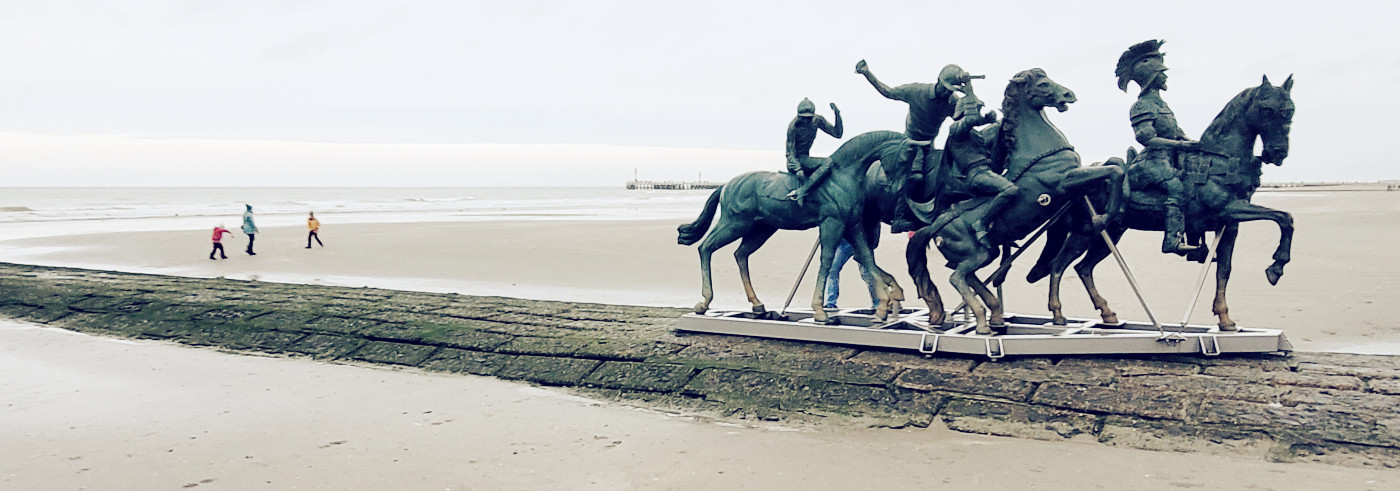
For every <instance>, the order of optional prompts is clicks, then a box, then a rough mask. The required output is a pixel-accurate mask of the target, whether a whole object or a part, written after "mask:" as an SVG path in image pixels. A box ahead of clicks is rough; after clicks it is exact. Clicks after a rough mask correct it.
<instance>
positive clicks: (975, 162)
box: [945, 84, 1020, 246]
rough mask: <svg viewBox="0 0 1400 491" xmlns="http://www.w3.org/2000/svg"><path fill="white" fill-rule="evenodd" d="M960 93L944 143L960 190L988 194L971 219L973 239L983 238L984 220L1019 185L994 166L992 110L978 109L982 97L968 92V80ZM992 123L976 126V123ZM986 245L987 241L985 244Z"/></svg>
mask: <svg viewBox="0 0 1400 491" xmlns="http://www.w3.org/2000/svg"><path fill="white" fill-rule="evenodd" d="M962 91H963V94H964V95H963V97H962V99H960V100H958V105H957V109H956V111H954V113H953V121H954V122H953V125H952V126H950V127H949V128H948V141H947V142H946V144H945V147H946V152H945V154H946V155H947V157H948V159H949V162H948V165H951V166H952V169H951V170H952V171H953V172H954V173H955V174H954V175H953V179H956V180H958V181H959V182H960V183H961V186H960V187H961V188H962V189H961V191H964V192H967V193H968V194H971V195H973V196H991V197H992V199H991V201H989V202H988V205H987V213H986V214H985V215H983V217H982V219H981V220H974V221H973V222H972V229H973V231H974V233H975V234H976V237H977V240H978V241H982V242H984V243H985V242H986V240H987V238H986V237H987V224H989V223H993V222H994V221H995V220H996V219H997V218H998V217H1000V216H1001V214H1002V212H1004V211H1006V207H1007V206H1009V205H1011V202H1012V200H1014V199H1015V198H1016V193H1017V192H1019V191H1020V188H1018V187H1016V185H1015V184H1013V183H1012V182H1011V181H1009V180H1007V179H1006V178H1005V177H1003V176H1002V175H1001V172H1002V171H1003V169H999V168H998V169H994V168H993V166H995V165H996V164H995V162H993V160H992V151H991V150H992V148H991V147H992V142H993V141H995V140H996V134H997V130H998V128H999V126H1000V125H995V124H992V123H996V121H997V113H996V111H987V112H986V113H985V114H984V113H982V106H983V104H982V100H981V99H978V98H977V95H976V94H973V92H972V84H967V85H964V86H963V89H962ZM987 124H992V125H991V126H989V127H987V128H984V129H982V130H978V129H977V127H978V126H982V125H987ZM988 245H989V246H990V244H988Z"/></svg>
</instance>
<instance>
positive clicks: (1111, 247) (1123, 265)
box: [1084, 196, 1167, 337]
mask: <svg viewBox="0 0 1400 491" xmlns="http://www.w3.org/2000/svg"><path fill="white" fill-rule="evenodd" d="M1084 206H1087V207H1089V216H1091V217H1092V216H1094V215H1098V214H1099V212H1097V211H1094V203H1093V202H1092V201H1089V197H1088V196H1085V197H1084ZM1099 237H1102V238H1103V243H1104V244H1107V245H1108V251H1109V252H1112V253H1113V259H1115V260H1117V261H1118V267H1119V268H1120V269H1122V270H1123V276H1124V277H1126V278H1128V286H1131V287H1133V294H1134V295H1137V299H1138V302H1139V303H1141V304H1142V310H1143V311H1145V312H1147V319H1148V320H1150V321H1152V327H1155V328H1157V332H1158V333H1160V334H1161V335H1162V336H1163V337H1165V336H1166V335H1167V332H1166V330H1164V329H1162V323H1161V322H1157V316H1154V315H1152V308H1151V307H1148V306H1147V299H1146V298H1143V297H1142V289H1141V288H1138V283H1137V279H1136V278H1133V271H1132V270H1131V269H1128V262H1127V261H1125V260H1123V254H1122V253H1120V252H1118V246H1117V245H1115V244H1114V243H1113V239H1112V238H1110V237H1109V236H1108V231H1105V230H1100V231H1099Z"/></svg>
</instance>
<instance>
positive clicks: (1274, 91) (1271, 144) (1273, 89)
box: [1245, 75, 1293, 165]
mask: <svg viewBox="0 0 1400 491" xmlns="http://www.w3.org/2000/svg"><path fill="white" fill-rule="evenodd" d="M1292 90H1293V76H1292V75H1289V76H1288V80H1284V81H1283V85H1279V86H1275V85H1272V84H1270V83H1269V77H1268V76H1265V77H1264V82H1263V83H1262V84H1260V85H1259V86H1258V87H1255V88H1254V95H1253V97H1252V98H1251V100H1252V103H1251V104H1250V105H1249V109H1248V110H1247V111H1245V124H1247V125H1248V126H1249V130H1250V132H1251V133H1255V134H1258V135H1259V138H1260V139H1261V140H1263V143H1264V151H1263V153H1262V154H1261V155H1260V156H1259V159H1260V160H1263V161H1264V162H1267V163H1270V164H1274V165H1283V159H1285V158H1287V157H1288V130H1289V127H1290V126H1291V125H1292V124H1293V97H1292V95H1291V92H1292Z"/></svg>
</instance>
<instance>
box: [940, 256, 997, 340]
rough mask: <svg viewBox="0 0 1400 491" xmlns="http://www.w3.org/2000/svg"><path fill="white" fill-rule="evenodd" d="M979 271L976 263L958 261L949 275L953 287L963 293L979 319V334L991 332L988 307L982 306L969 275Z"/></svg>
mask: <svg viewBox="0 0 1400 491" xmlns="http://www.w3.org/2000/svg"><path fill="white" fill-rule="evenodd" d="M974 271H977V268H976V263H972V262H970V261H964V262H961V263H958V267H957V268H954V269H953V275H952V276H949V277H948V281H949V282H951V283H952V284H953V288H954V289H956V290H957V291H958V294H959V295H962V298H963V302H965V303H967V308H969V309H972V317H973V318H974V319H976V321H977V334H991V333H992V329H991V327H988V326H987V309H986V308H985V307H983V306H982V300H981V299H979V298H978V297H977V293H976V292H975V291H974V290H973V289H972V285H971V284H970V282H969V281H968V277H969V276H971V275H972V273H973V272H974Z"/></svg>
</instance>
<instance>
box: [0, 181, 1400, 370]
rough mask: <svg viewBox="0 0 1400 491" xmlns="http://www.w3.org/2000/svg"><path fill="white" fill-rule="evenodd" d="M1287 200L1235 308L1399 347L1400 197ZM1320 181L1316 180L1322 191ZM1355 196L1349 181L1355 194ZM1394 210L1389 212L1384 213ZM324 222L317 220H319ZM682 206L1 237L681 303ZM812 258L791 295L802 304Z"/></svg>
mask: <svg viewBox="0 0 1400 491" xmlns="http://www.w3.org/2000/svg"><path fill="white" fill-rule="evenodd" d="M1276 194H1278V195H1287V196H1276V197H1275V198H1276V199H1284V200H1286V201H1287V203H1286V204H1287V205H1288V206H1286V207H1285V208H1297V209H1299V210H1300V211H1297V212H1295V213H1294V215H1295V221H1296V224H1297V225H1296V226H1297V229H1298V231H1299V232H1298V234H1297V235H1296V236H1295V240H1294V251H1293V257H1294V258H1295V260H1294V261H1293V262H1291V263H1290V264H1289V265H1288V267H1287V269H1286V274H1285V275H1284V277H1283V279H1282V281H1280V283H1279V284H1278V285H1276V286H1274V285H1269V284H1268V282H1267V281H1265V279H1264V277H1263V276H1264V275H1263V274H1262V271H1263V269H1264V268H1265V267H1266V266H1267V265H1268V263H1269V261H1270V255H1271V253H1272V248H1273V245H1274V244H1273V241H1274V240H1276V237H1277V230H1276V229H1275V228H1274V227H1273V225H1272V224H1269V223H1247V224H1245V225H1244V226H1243V227H1242V228H1241V243H1240V245H1239V247H1238V248H1237V250H1236V253H1235V266H1234V274H1233V275H1232V279H1231V281H1230V289H1229V297H1228V298H1229V302H1230V307H1231V315H1232V317H1233V318H1234V319H1235V321H1236V322H1238V323H1239V324H1240V325H1242V326H1245V327H1251V326H1252V327H1265V328H1273V329H1282V330H1284V331H1285V333H1287V335H1288V337H1289V340H1290V341H1291V342H1292V343H1293V344H1294V346H1295V347H1297V348H1298V349H1299V350H1304V351H1341V350H1346V351H1355V352H1369V353H1386V354H1400V324H1397V323H1395V322H1393V321H1392V317H1393V316H1392V315H1391V313H1390V312H1389V309H1388V306H1389V301H1390V298H1392V297H1393V296H1394V295H1395V294H1396V293H1397V292H1400V250H1396V249H1394V248H1389V247H1387V246H1386V244H1390V243H1400V199H1391V198H1392V196H1396V197H1400V195H1390V194H1388V193H1362V194H1359V195H1355V196H1353V197H1351V198H1347V199H1345V200H1340V201H1338V200H1335V199H1332V198H1334V197H1335V196H1336V194H1335V193H1333V194H1331V195H1324V196H1319V195H1312V194H1303V193H1296V194H1295V193H1289V192H1284V193H1276ZM1324 194H1325V193H1324ZM1348 196H1352V195H1348ZM1389 222H1396V223H1395V226H1394V227H1388V226H1385V224H1386V223H1389ZM323 223H324V220H323ZM678 223H680V221H678V220H671V219H658V220H597V221H579V220H544V219H541V220H526V221H512V220H498V221H460V222H452V221H449V222H412V223H349V224H347V223H328V224H325V225H324V226H323V229H322V232H321V238H322V241H323V242H325V244H326V247H324V248H322V247H317V248H316V249H314V250H306V249H305V248H304V247H305V243H304V241H305V229H304V227H302V226H271V225H267V226H265V227H264V228H263V232H262V233H260V234H259V236H258V240H257V248H258V251H259V252H260V254H259V255H257V256H253V257H247V256H244V255H243V254H242V252H241V248H242V246H243V243H244V242H243V241H244V238H243V237H242V235H241V234H239V236H237V237H233V238H226V239H225V242H226V248H227V249H228V250H229V253H231V254H233V255H232V256H230V257H231V259H229V260H227V261H209V260H208V259H207V258H206V257H205V256H206V255H207V253H208V247H209V244H208V234H207V232H205V231H203V230H185V231H170V230H167V231H157V232H136V233H122V232H114V231H106V232H103V233H88V234H75V235H57V236H46V237H31V238H25V239H12V240H4V241H0V261H11V262H17V263H26V264H38V265H45V266H53V267H85V268H91V269H102V270H114V271H126V272H139V273H152V274H166V275H179V276H189V277H196V278H220V277H223V278H231V279H244V280H260V281H277V282H286V283H295V284H313V285H336V286H352V287H362V286H371V287H382V288H390V289H399V290H409V291H428V292H439V293H460V294H470V295H501V296H511V297H520V298H531V299H539V300H560V301H578V302H587V301H597V302H603V303H612V304H628V305H646V306H657V307H688V306H691V305H693V304H694V303H695V302H696V301H697V300H699V274H698V261H697V258H696V253H695V248H694V247H683V246H679V245H677V244H676V243H675V227H676V225H677V224H678ZM814 237H815V232H812V231H802V232H791V231H785V232H782V233H779V234H777V235H775V236H774V237H773V238H772V239H771V240H770V241H769V242H768V243H767V244H766V245H765V246H764V247H763V248H762V249H760V250H759V251H758V252H757V253H755V254H754V256H753V258H752V263H753V266H752V276H753V281H754V285H755V289H756V291H757V292H758V294H759V296H760V298H761V299H763V300H764V301H766V302H767V305H768V307H769V309H770V310H777V309H778V308H779V307H780V306H781V303H780V302H781V301H782V300H783V298H784V296H785V294H786V293H787V292H788V291H789V289H791V288H792V283H793V281H794V279H795V276H796V274H797V272H798V271H799V270H800V269H801V266H802V260H803V259H804V258H805V257H806V255H807V252H808V250H809V249H810V247H811V240H813V238H814ZM881 241H882V244H881V247H879V248H877V249H876V259H877V261H878V262H879V263H880V264H881V265H883V266H884V267H885V268H886V269H887V271H889V272H890V273H891V274H893V275H894V276H895V278H896V280H897V281H898V282H899V284H900V285H902V286H903V287H904V288H906V290H905V294H906V301H905V305H906V306H909V307H922V306H923V305H922V303H921V302H919V301H918V300H916V299H914V298H913V296H914V291H913V282H912V281H911V280H910V277H909V274H908V272H907V271H905V270H904V266H903V265H904V258H903V252H904V245H905V244H906V243H907V238H906V237H905V236H904V235H902V234H884V235H882V236H881ZM1159 241H1160V235H1159V234H1154V233H1147V232H1137V233H1129V234H1127V235H1126V236H1125V237H1124V239H1123V240H1122V241H1121V242H1120V249H1121V250H1123V251H1124V254H1125V256H1126V259H1127V260H1128V262H1129V264H1130V265H1131V266H1132V268H1133V271H1134V273H1135V275H1136V276H1137V278H1138V279H1139V283H1140V284H1141V285H1142V287H1143V290H1144V291H1143V294H1144V296H1145V297H1146V298H1147V299H1148V300H1149V305H1150V306H1151V307H1152V308H1153V313H1154V315H1155V316H1156V317H1157V318H1158V319H1161V320H1162V321H1163V322H1164V323H1175V322H1177V321H1179V320H1180V319H1181V316H1182V312H1183V311H1184V309H1185V308H1186V306H1187V305H1188V304H1190V303H1191V298H1190V297H1191V293H1192V291H1191V290H1190V288H1191V287H1192V286H1194V284H1195V282H1196V278H1197V275H1198V274H1199V272H1200V268H1201V266H1200V265H1198V264H1196V263H1190V262H1185V261H1183V260H1181V259H1179V258H1177V257H1176V256H1169V255H1163V254H1159V253H1157V250H1156V249H1157V242H1159ZM734 247H735V246H734V245H730V246H729V247H727V248H725V249H721V250H720V251H719V252H717V254H716V255H715V258H714V261H713V264H712V267H713V278H714V284H715V299H714V302H713V303H712V307H713V308H715V309H721V310H724V309H731V310H747V309H748V308H749V305H748V303H747V302H746V301H745V299H744V296H743V293H742V290H741V288H739V282H738V280H737V277H738V271H737V267H736V265H735V264H734V261H733V259H732V256H731V255H730V252H731V251H732V250H733V248H734ZM1039 247H1040V244H1039V243H1035V244H1032V245H1030V249H1029V250H1028V251H1027V252H1028V253H1029V254H1028V256H1029V258H1023V259H1024V260H1023V261H1018V262H1017V264H1016V265H1015V266H1013V268H1012V270H1011V274H1010V276H1009V278H1011V280H1010V281H1008V282H1007V284H1006V302H1007V312H1009V313H1025V314H1042V313H1044V312H1045V310H1046V308H1045V295H1046V282H1045V281H1044V280H1042V281H1041V282H1039V283H1036V284H1026V283H1025V282H1024V280H1022V279H1021V278H1022V277H1024V275H1025V272H1026V271H1027V270H1029V268H1030V266H1031V262H1032V261H1033V260H1034V259H1035V256H1036V255H1037V254H1038V252H1039ZM931 263H933V264H932V267H931V268H932V269H931V271H932V274H933V277H934V281H935V284H936V285H938V288H939V291H940V293H941V294H942V296H943V298H944V303H945V305H948V306H952V305H956V304H957V303H958V302H957V300H958V299H957V298H956V294H955V292H954V291H953V290H952V288H951V287H950V286H949V285H948V284H947V283H948V282H947V278H946V275H947V274H948V272H947V271H946V270H945V269H944V268H943V267H942V261H941V258H939V257H937V253H933V257H931ZM854 273H855V272H854V268H851V267H849V266H848V267H847V271H845V274H843V275H842V279H841V290H842V292H845V293H846V295H844V296H842V298H841V300H840V305H841V306H842V307H852V308H858V307H863V306H865V305H864V304H865V302H868V299H866V298H864V297H865V296H866V295H865V294H864V291H865V288H864V285H863V284H861V282H860V280H859V276H858V275H856V274H854ZM813 276H814V275H813V274H811V273H809V274H808V275H807V278H806V279H805V280H804V281H803V282H802V284H801V286H800V287H799V290H798V295H797V296H796V297H795V298H794V301H793V305H794V306H798V307H803V306H806V305H808V304H810V301H811V300H810V299H811V297H810V295H811V291H812V285H813V282H814V281H815V280H814V278H813ZM1096 277H1097V279H1098V284H1099V286H1100V290H1101V291H1102V292H1104V295H1105V296H1106V297H1107V298H1108V299H1109V301H1110V302H1111V305H1112V306H1113V307H1114V309H1115V310H1117V311H1118V313H1119V315H1120V318H1123V319H1126V320H1145V319H1146V318H1147V317H1148V316H1147V314H1146V311H1144V310H1143V309H1142V307H1141V306H1139V305H1138V304H1137V302H1136V301H1134V296H1133V295H1132V293H1131V289H1130V288H1129V286H1128V285H1127V282H1126V281H1125V280H1124V279H1123V276H1122V274H1121V273H1120V272H1119V271H1117V268H1116V265H1115V264H1113V263H1112V261H1105V262H1104V263H1103V264H1101V265H1100V266H1099V268H1098V269H1097V274H1096ZM1078 283H1079V279H1078V277H1077V276H1075V275H1074V274H1072V273H1070V274H1067V275H1066V278H1065V281H1064V284H1063V286H1062V291H1063V296H1062V298H1063V301H1064V306H1065V314H1066V315H1068V316H1070V317H1081V318H1094V317H1097V312H1096V311H1095V310H1094V308H1093V305H1092V304H1091V303H1090V302H1089V300H1088V298H1087V296H1086V295H1085V294H1084V292H1083V289H1082V286H1080V285H1079V284H1078ZM1212 283H1213V282H1212V281H1207V283H1206V287H1205V292H1203V293H1202V294H1201V295H1200V297H1201V298H1200V300H1199V301H1198V302H1197V303H1196V308H1195V310H1194V311H1193V312H1192V315H1191V322H1192V323H1198V324H1201V323H1210V322H1211V318H1212V317H1213V316H1212V314H1211V313H1210V305H1211V302H1210V292H1211V290H1212V288H1211V284H1212Z"/></svg>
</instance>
